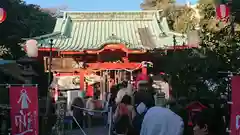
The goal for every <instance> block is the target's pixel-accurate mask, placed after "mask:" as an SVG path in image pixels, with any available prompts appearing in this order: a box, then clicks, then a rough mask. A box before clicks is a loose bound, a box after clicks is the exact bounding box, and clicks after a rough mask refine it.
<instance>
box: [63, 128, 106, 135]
mask: <svg viewBox="0 0 240 135" xmlns="http://www.w3.org/2000/svg"><path fill="white" fill-rule="evenodd" d="M84 131H85V133H86V135H108V128H106V127H103V126H99V127H94V128H87V129H84ZM66 135H84V134H83V133H82V132H81V130H80V129H75V130H72V131H66Z"/></svg>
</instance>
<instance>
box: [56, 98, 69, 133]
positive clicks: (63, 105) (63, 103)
mask: <svg viewBox="0 0 240 135" xmlns="http://www.w3.org/2000/svg"><path fill="white" fill-rule="evenodd" d="M66 109H67V98H66V97H62V96H61V97H59V98H58V101H57V102H56V113H57V124H56V125H57V126H56V130H57V135H65V130H64V117H65V116H66Z"/></svg>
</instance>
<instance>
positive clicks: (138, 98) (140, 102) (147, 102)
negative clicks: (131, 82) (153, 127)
mask: <svg viewBox="0 0 240 135" xmlns="http://www.w3.org/2000/svg"><path fill="white" fill-rule="evenodd" d="M138 83H139V84H138V91H136V92H135V93H134V106H135V110H136V116H135V117H134V119H133V121H132V125H133V129H134V135H140V131H141V125H142V122H143V118H144V116H145V114H146V112H147V110H148V109H150V108H151V107H153V106H155V100H154V97H153V96H154V95H153V92H152V91H150V88H151V87H149V82H148V81H140V82H138Z"/></svg>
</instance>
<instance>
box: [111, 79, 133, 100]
mask: <svg viewBox="0 0 240 135" xmlns="http://www.w3.org/2000/svg"><path fill="white" fill-rule="evenodd" d="M132 93H133V92H132V84H130V83H129V84H128V86H127V88H122V89H120V90H119V91H118V93H117V97H116V98H115V102H116V103H117V104H118V103H120V102H121V101H122V98H123V97H124V96H125V95H129V96H132Z"/></svg>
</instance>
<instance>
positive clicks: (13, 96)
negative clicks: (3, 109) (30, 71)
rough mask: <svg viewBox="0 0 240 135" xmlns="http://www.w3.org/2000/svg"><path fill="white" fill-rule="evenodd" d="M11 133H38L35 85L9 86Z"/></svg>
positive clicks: (26, 134) (36, 90)
mask: <svg viewBox="0 0 240 135" xmlns="http://www.w3.org/2000/svg"><path fill="white" fill-rule="evenodd" d="M9 95H10V106H11V112H10V116H11V127H12V132H11V133H12V135H38V89H37V87H33V86H30V87H28V86H27V87H22V86H11V87H10V88H9Z"/></svg>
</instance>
